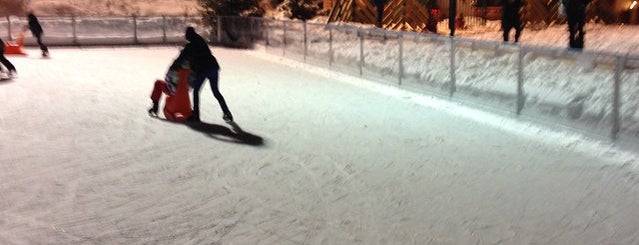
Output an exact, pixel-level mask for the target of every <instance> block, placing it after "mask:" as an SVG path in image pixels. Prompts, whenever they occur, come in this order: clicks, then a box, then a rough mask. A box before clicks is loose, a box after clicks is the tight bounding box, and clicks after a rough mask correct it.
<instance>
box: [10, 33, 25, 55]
mask: <svg viewBox="0 0 639 245" xmlns="http://www.w3.org/2000/svg"><path fill="white" fill-rule="evenodd" d="M22 47H24V32H20V36H18V40H16V41H15V42H13V41H8V42H4V54H17V55H27V53H26V52H24V50H23V49H22Z"/></svg>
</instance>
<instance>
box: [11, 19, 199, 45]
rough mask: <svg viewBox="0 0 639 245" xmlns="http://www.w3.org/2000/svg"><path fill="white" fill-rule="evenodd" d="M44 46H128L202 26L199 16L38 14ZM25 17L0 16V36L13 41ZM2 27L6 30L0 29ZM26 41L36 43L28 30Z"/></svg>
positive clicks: (180, 36)
mask: <svg viewBox="0 0 639 245" xmlns="http://www.w3.org/2000/svg"><path fill="white" fill-rule="evenodd" d="M38 19H39V21H40V24H41V25H42V29H44V40H45V43H46V44H47V45H117V44H121V45H131V44H161V43H176V42H181V41H183V40H184V29H185V28H186V26H189V25H191V26H202V25H201V22H202V21H201V17H199V16H197V17H196V16H153V17H142V16H129V17H78V16H67V17H47V16H42V17H38ZM27 23H28V22H27V19H26V17H17V16H5V17H2V18H0V37H2V38H3V39H4V40H5V41H7V40H15V39H16V38H18V37H19V35H20V33H21V32H24V27H25V26H26V25H27ZM2 30H5V31H2ZM25 34H26V35H25V37H26V38H25V44H26V45H35V40H34V39H33V38H32V37H31V35H30V33H29V32H28V31H26V33H25Z"/></svg>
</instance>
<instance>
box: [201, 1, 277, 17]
mask: <svg viewBox="0 0 639 245" xmlns="http://www.w3.org/2000/svg"><path fill="white" fill-rule="evenodd" d="M258 2H259V0H198V3H199V4H200V6H201V7H202V9H203V14H204V16H205V17H212V16H243V17H246V16H261V15H262V14H264V10H262V9H261V8H260V7H259V5H258Z"/></svg>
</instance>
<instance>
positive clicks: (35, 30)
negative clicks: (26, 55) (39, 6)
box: [27, 13, 49, 57]
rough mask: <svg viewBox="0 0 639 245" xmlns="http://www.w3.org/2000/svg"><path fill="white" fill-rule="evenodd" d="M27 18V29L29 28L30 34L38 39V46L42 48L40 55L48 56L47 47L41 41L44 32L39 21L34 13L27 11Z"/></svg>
mask: <svg viewBox="0 0 639 245" xmlns="http://www.w3.org/2000/svg"><path fill="white" fill-rule="evenodd" d="M27 19H28V20H29V25H28V26H29V30H31V34H33V36H34V37H35V38H36V40H37V41H38V45H39V46H40V50H42V56H44V57H48V56H49V48H47V46H46V45H44V43H43V42H42V35H43V34H44V31H43V30H42V26H41V25H40V22H39V21H38V18H37V17H36V16H35V14H33V13H28V14H27Z"/></svg>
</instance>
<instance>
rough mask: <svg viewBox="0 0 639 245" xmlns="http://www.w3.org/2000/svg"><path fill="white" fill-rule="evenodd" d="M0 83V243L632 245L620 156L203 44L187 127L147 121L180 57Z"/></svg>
mask: <svg viewBox="0 0 639 245" xmlns="http://www.w3.org/2000/svg"><path fill="white" fill-rule="evenodd" d="M27 51H28V52H29V54H30V55H29V56H27V57H16V56H9V57H8V58H9V59H10V60H11V62H13V63H14V65H15V66H16V67H17V69H18V73H19V74H18V77H17V78H14V79H12V80H8V81H1V82H0V101H2V105H1V106H0V114H1V116H0V244H331V245H334V244H366V245H370V244H639V170H637V167H636V166H637V158H636V152H635V153H633V152H626V151H623V150H620V149H616V148H615V147H614V146H612V145H610V144H608V143H606V142H598V141H596V140H590V139H588V138H585V137H581V136H579V135H577V134H575V133H570V132H557V131H551V130H550V129H545V128H543V127H540V126H535V125H532V124H528V123H527V122H524V121H520V120H517V119H516V118H508V117H500V116H498V115H493V114H490V113H482V112H481V111H477V110H473V109H470V108H465V107H462V106H459V105H457V104H455V103H452V102H447V101H445V100H441V99H437V98H433V97H429V96H425V95H419V94H415V93H410V92H406V91H400V90H398V89H396V88H392V87H386V86H383V85H379V84H375V83H372V82H366V81H361V80H359V79H357V78H351V77H348V76H345V75H339V74H332V73H331V72H330V71H327V70H321V69H319V68H313V67H309V66H306V65H303V64H298V63H295V62H292V61H287V60H283V59H281V58H277V57H272V56H268V55H265V54H260V53H256V52H252V51H243V50H236V49H223V48H218V47H213V52H214V54H215V55H216V56H217V58H218V60H219V62H220V65H221V67H222V70H221V74H220V89H221V92H222V94H223V95H224V96H225V98H226V101H227V103H228V105H229V107H230V109H231V111H232V112H233V115H234V117H235V121H236V123H237V125H238V126H239V127H241V128H242V129H243V131H244V132H243V133H240V134H235V133H233V132H232V131H231V130H230V128H231V126H230V125H228V124H226V123H224V121H223V120H222V112H221V110H220V108H219V105H218V104H217V101H216V100H215V98H214V97H213V96H212V94H211V91H210V88H209V86H208V84H207V85H206V86H204V87H203V89H202V91H201V99H202V102H201V113H202V115H201V118H202V120H203V124H198V125H185V124H178V123H170V122H166V121H162V120H158V119H155V118H151V117H149V116H147V113H146V110H147V109H148V107H149V106H150V104H151V101H150V99H149V95H150V92H151V89H152V86H153V82H154V81H155V79H158V78H163V77H164V73H165V71H166V69H167V68H168V66H169V64H170V63H171V62H172V60H173V59H174V58H175V57H176V56H177V54H178V52H179V49H178V47H146V48H142V47H138V48H109V47H104V48H54V49H52V50H51V56H52V57H51V58H50V59H41V58H40V57H39V56H38V50H37V49H33V48H31V49H28V50H27Z"/></svg>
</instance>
